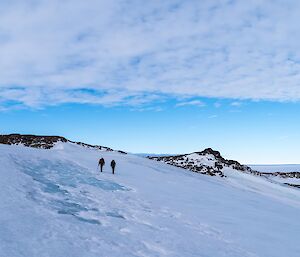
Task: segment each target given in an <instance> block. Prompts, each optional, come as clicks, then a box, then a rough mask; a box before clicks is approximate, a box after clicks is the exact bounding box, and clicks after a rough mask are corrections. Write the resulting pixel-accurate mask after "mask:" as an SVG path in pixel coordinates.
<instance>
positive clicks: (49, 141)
mask: <svg viewBox="0 0 300 257" xmlns="http://www.w3.org/2000/svg"><path fill="white" fill-rule="evenodd" d="M58 142H63V143H73V144H77V145H80V146H82V147H86V148H92V149H97V150H102V151H113V149H111V148H109V147H106V146H100V145H90V144H86V143H82V142H74V141H70V140H68V139H66V138H64V137H60V136H36V135H21V134H10V135H0V144H6V145H23V146H27V147H33V148H40V149H51V148H53V147H54V146H55V144H56V143H58ZM123 153H125V152H123Z"/></svg>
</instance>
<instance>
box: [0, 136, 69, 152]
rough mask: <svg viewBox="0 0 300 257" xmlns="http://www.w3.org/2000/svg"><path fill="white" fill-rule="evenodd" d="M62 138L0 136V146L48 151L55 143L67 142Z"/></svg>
mask: <svg viewBox="0 0 300 257" xmlns="http://www.w3.org/2000/svg"><path fill="white" fill-rule="evenodd" d="M67 141H68V140H67V139H65V138H64V137H59V136H35V135H20V134H10V135H0V144H6V145H24V146H27V147H34V148H42V149H50V148H52V147H53V146H54V145H55V144H56V143H57V142H67Z"/></svg>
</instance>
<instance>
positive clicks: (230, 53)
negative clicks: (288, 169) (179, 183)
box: [0, 0, 300, 163]
mask: <svg viewBox="0 0 300 257" xmlns="http://www.w3.org/2000/svg"><path fill="white" fill-rule="evenodd" d="M299 17H300V2H299V1H295V0H285V1H283V0H276V1H268V0H264V1H261V0H253V1H234V0H203V1H193V0H186V1H182V0H181V1H179V0H166V1H158V0H157V1H156V0H154V1H138V0H132V1H125V0H110V1H104V0H101V1H99V0H90V1H88V2H86V1H81V0H72V1H71V0H66V1H60V0H51V1H50V0H42V1H35V0H27V1H25V0H23V1H22V0H11V1H1V2H0V56H1V58H0V71H1V72H0V75H1V76H0V121H1V127H0V132H1V133H12V132H20V133H36V134H58V135H64V136H66V137H68V138H70V139H73V140H82V141H86V142H89V143H95V144H102V145H107V146H111V147H114V148H119V149H122V150H128V151H131V152H155V153H166V152H167V153H181V152H191V151H195V150H201V149H203V148H204V147H213V148H216V149H218V150H220V151H221V152H222V153H224V155H225V156H226V157H228V158H234V159H238V160H240V161H242V162H244V163H300V155H299V156H298V154H297V146H298V145H299V143H300V142H299V141H300V139H299V136H298V134H299V133H297V131H299V127H300V122H299V121H298V116H299V111H300V103H299V100H300V48H299V42H300V27H299V26H298V23H299V22H298V20H299ZM298 152H299V151H298Z"/></svg>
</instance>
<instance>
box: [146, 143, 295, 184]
mask: <svg viewBox="0 0 300 257" xmlns="http://www.w3.org/2000/svg"><path fill="white" fill-rule="evenodd" d="M148 158H149V159H152V160H156V161H160V162H164V163H167V164H170V165H173V166H176V167H180V168H184V169H188V170H191V171H193V172H197V173H201V174H205V175H210V176H216V175H218V176H220V177H226V174H225V173H226V172H224V170H226V169H228V168H229V169H232V170H233V171H237V172H244V173H248V174H253V175H256V176H263V177H265V178H267V179H268V180H270V181H272V182H277V183H281V184H284V185H288V186H292V187H298V188H300V171H299V172H273V173H272V172H262V171H257V170H254V169H252V168H250V167H248V166H246V165H242V164H240V163H239V162H237V161H234V160H226V159H224V158H223V157H222V156H221V154H220V152H218V151H215V150H213V149H211V148H207V149H205V150H204V151H202V152H194V153H190V154H182V155H173V156H148Z"/></svg>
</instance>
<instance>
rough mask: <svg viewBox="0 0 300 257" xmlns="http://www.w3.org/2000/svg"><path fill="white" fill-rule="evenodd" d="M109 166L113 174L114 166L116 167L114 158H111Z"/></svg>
mask: <svg viewBox="0 0 300 257" xmlns="http://www.w3.org/2000/svg"><path fill="white" fill-rule="evenodd" d="M110 166H111V168H112V174H115V167H116V162H115V160H112V161H111V163H110Z"/></svg>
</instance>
